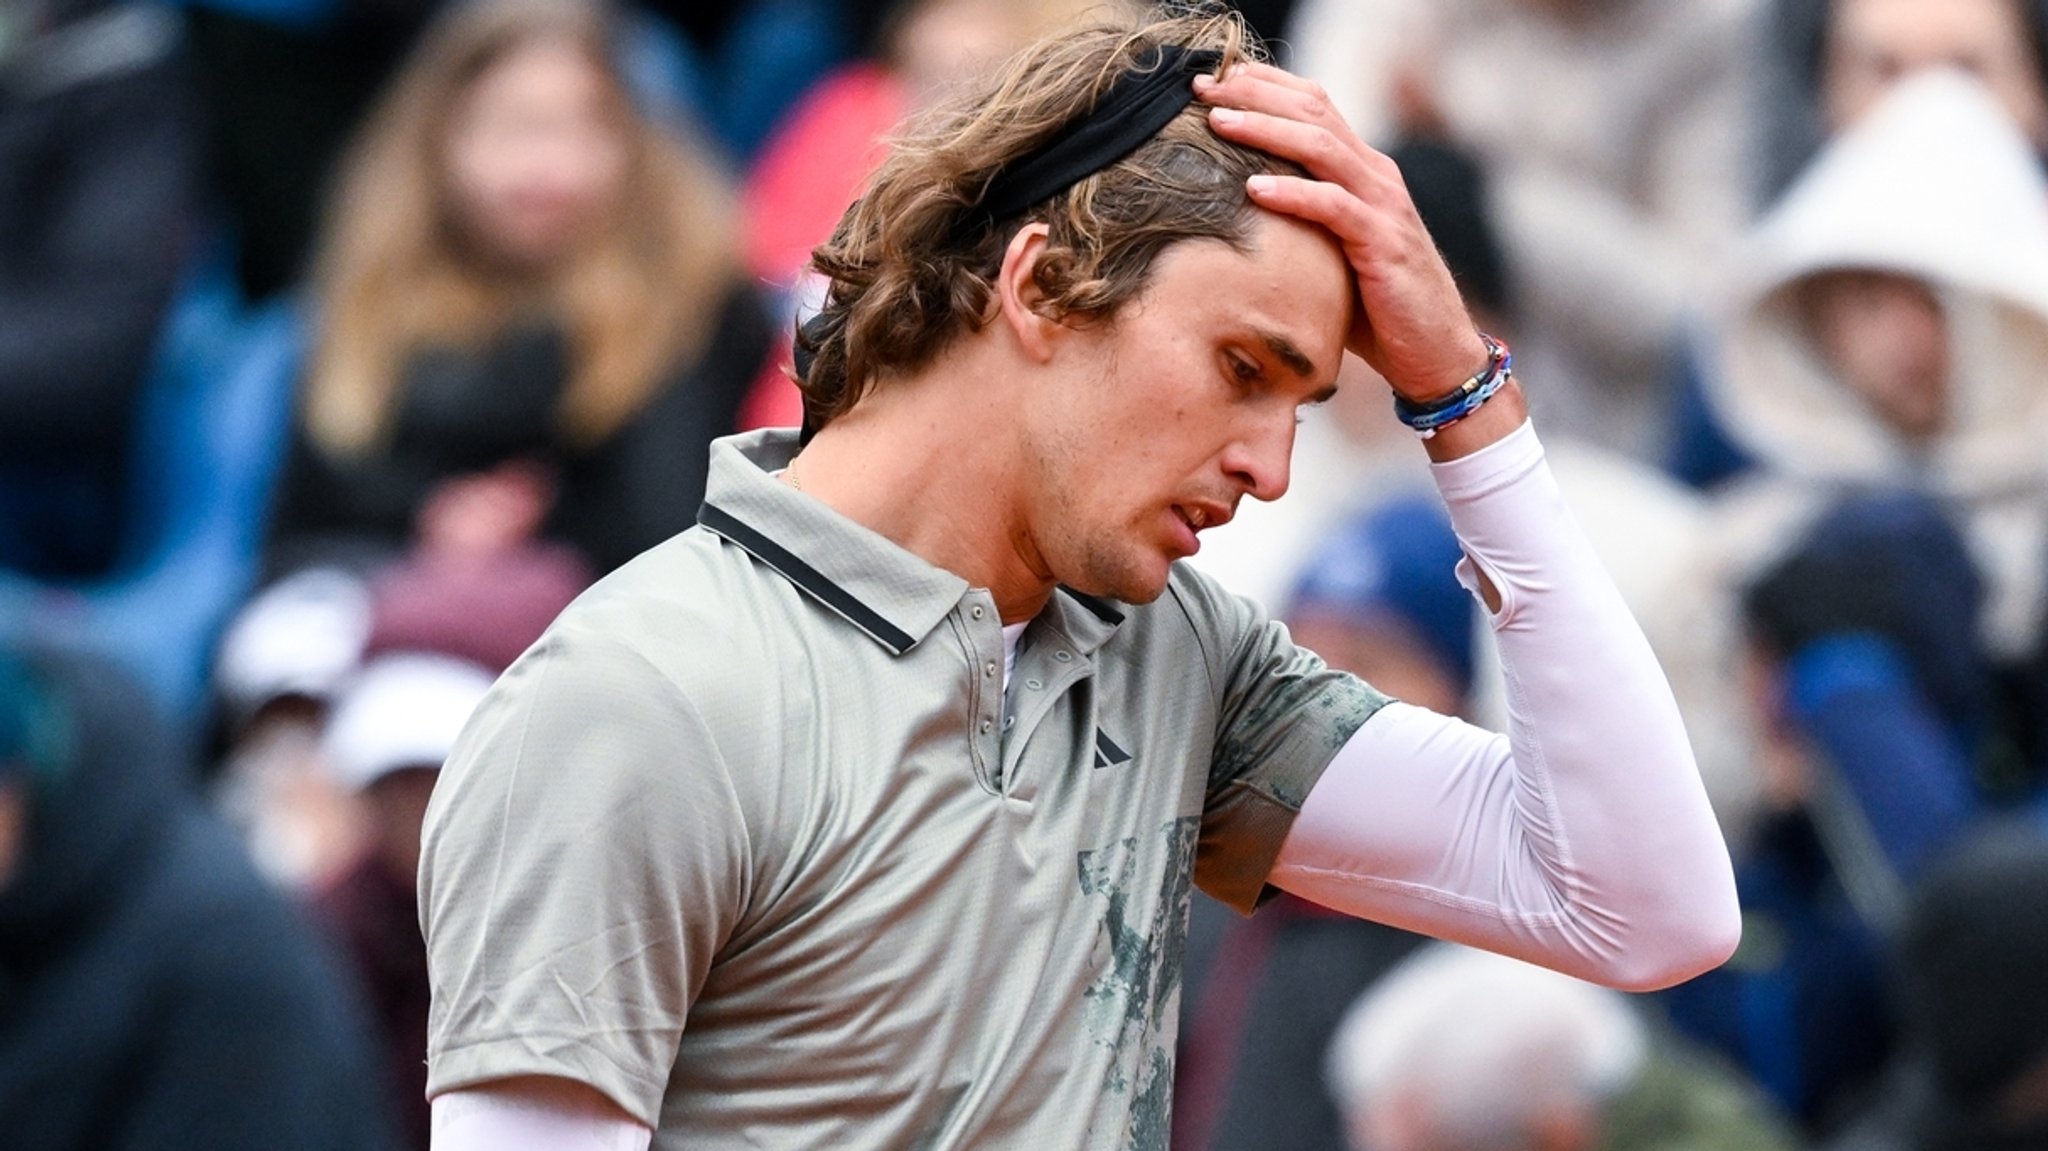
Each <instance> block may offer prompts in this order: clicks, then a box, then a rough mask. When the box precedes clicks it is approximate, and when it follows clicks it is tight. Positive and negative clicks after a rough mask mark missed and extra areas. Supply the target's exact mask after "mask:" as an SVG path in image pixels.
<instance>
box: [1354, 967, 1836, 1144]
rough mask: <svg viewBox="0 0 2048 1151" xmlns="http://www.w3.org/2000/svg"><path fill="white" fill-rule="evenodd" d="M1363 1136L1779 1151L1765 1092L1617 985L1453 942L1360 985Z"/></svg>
mask: <svg viewBox="0 0 2048 1151" xmlns="http://www.w3.org/2000/svg"><path fill="white" fill-rule="evenodd" d="M1329 1082H1330V1087H1331V1090H1332V1091H1333V1093H1334V1094H1335V1095H1336V1096H1337V1098H1338V1101H1339V1106H1340V1107H1341V1108H1342V1110H1343V1112H1344V1114H1345V1117H1346V1122H1347V1127H1348V1130H1349V1132H1350V1137H1351V1146H1352V1147H1353V1148H1354V1149H1356V1151H1596V1149H1613V1151H1710V1149H1715V1148H1722V1149H1726V1151H1769V1149H1772V1148H1791V1147H1796V1146H1798V1143H1797V1142H1796V1141H1795V1140H1794V1138H1793V1137H1792V1136H1791V1134H1790V1132H1789V1131H1787V1130H1786V1129H1785V1127H1784V1125H1783V1124H1782V1123H1781V1122H1780V1121H1779V1120H1778V1119H1777V1118H1776V1117H1775V1116H1774V1115H1773V1114H1772V1112H1771V1111H1770V1109H1769V1107H1768V1105H1767V1104H1765V1103H1764V1101H1763V1099H1762V1097H1761V1096H1760V1095H1759V1094H1758V1093H1757V1092H1756V1091H1755V1090H1754V1089H1752V1088H1750V1087H1748V1086H1747V1085H1746V1084H1744V1083H1742V1082H1741V1081H1740V1080H1739V1079H1736V1078H1734V1077H1732V1076H1730V1075H1729V1074H1727V1073H1726V1072H1725V1071H1722V1070H1721V1069H1720V1068H1718V1067H1716V1066H1715V1065H1713V1064H1712V1063H1710V1062H1708V1061H1706V1060H1704V1059H1702V1058H1700V1057H1699V1056H1697V1055H1696V1054H1694V1053H1693V1052H1691V1051H1689V1050H1688V1049H1686V1048H1685V1047H1684V1046H1683V1045H1682V1044H1680V1043H1677V1042H1676V1041H1674V1040H1673V1039H1672V1038H1671V1037H1669V1036H1667V1035H1665V1034H1663V1033H1661V1032H1659V1031H1657V1030H1656V1029H1654V1028H1653V1027H1651V1026H1650V1025H1648V1024H1647V1023H1646V1022H1645V1021H1644V1020H1643V1019H1642V1018H1641V1017H1639V1016H1638V1015H1637V1014H1636V1013H1635V1011H1634V1010H1633V1009H1632V1008H1631V1007H1630V1004H1629V1001H1628V1000H1627V999H1626V998H1625V997H1623V996H1622V995H1620V994H1619V993H1617V992H1614V991H1609V990H1607V989H1605V988H1601V987H1595V986H1594V985H1592V984H1590V983H1583V982H1580V981H1579V980H1576V979H1573V978H1571V977H1570V976H1567V975H1560V974H1557V973H1556V972H1553V971H1548V970H1545V969H1543V968H1540V967H1535V966H1532V965H1530V964H1526V963H1522V962H1520V961H1518V960H1514V959H1508V958H1505V957H1503V956H1498V955H1493V954H1489V953H1487V952H1483V951H1473V950H1470V949H1467V948H1461V947H1456V946H1453V945H1450V944H1432V945H1430V946H1429V947H1428V948H1426V949H1425V950H1423V951H1421V952H1418V953H1417V954H1415V955H1414V956H1412V957H1411V958H1409V959H1408V960H1407V961H1406V962H1405V963H1403V964H1402V965H1401V966H1400V967H1399V968H1397V969H1396V970H1395V971H1394V972H1392V973H1391V974H1389V975H1388V976H1387V978H1386V979H1385V980H1383V981H1382V982H1381V983H1380V984H1379V985H1378V986H1376V987H1374V988H1373V989H1372V990H1371V991H1369V992H1368V993H1366V995H1365V996H1364V997H1363V998H1361V999H1360V1000H1359V1001H1358V1003H1357V1004H1356V1005H1355V1006H1354V1007H1353V1008H1352V1009H1351V1011H1350V1013H1349V1014H1348V1015H1346V1016H1345V1019H1344V1022H1343V1024H1342V1026H1341V1027H1340V1028H1339V1029H1338V1032H1337V1038H1336V1040H1335V1042H1334V1043H1333V1045H1332V1047H1331V1050H1330V1058H1329Z"/></svg>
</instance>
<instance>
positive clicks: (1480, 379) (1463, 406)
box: [1394, 332, 1515, 440]
mask: <svg viewBox="0 0 2048 1151" xmlns="http://www.w3.org/2000/svg"><path fill="white" fill-rule="evenodd" d="M1479 338H1480V339H1481V340H1484V341H1486V366H1485V367H1483V368H1481V369H1479V370H1478V371H1477V372H1474V373H1473V374H1472V378H1471V379H1469V380H1466V381H1465V382H1464V383H1462V384H1460V385H1458V387H1457V389H1456V390H1455V391H1453V392H1451V394H1449V395H1447V396H1445V397H1443V398H1442V399H1438V400H1431V401H1430V402H1429V403H1426V404H1418V403H1415V402H1414V401H1412V400H1409V399H1406V398H1404V397H1402V396H1398V395H1397V396H1395V397H1394V415H1396V416H1397V417H1399V418H1400V420H1401V422H1402V423H1404V424H1407V425H1408V426H1409V427H1410V428H1412V429H1414V431H1415V434H1416V435H1418V436H1420V437H1422V438H1423V439H1425V440H1426V439H1428V438H1430V437H1431V436H1433V435H1435V434H1436V433H1437V431H1438V430H1439V429H1441V428H1446V427H1449V426H1450V425H1452V424H1455V423H1457V422H1458V421H1459V420H1462V419H1464V418H1465V417H1466V416H1469V415H1471V414H1472V413H1473V412H1476V411H1478V410H1479V406H1480V405H1481V404H1484V403H1485V402H1486V401H1488V400H1490V399H1492V398H1493V395H1494V393H1495V392H1498V391H1500V389H1501V386H1502V385H1503V384H1506V383H1507V382H1508V380H1510V379H1512V378H1513V377H1514V373H1515V354H1514V353H1513V352H1510V351H1509V350H1508V346H1507V345H1506V344H1503V343H1501V342H1500V341H1499V340H1496V339H1494V338H1493V337H1492V336H1489V335H1487V334H1486V333H1485V332H1481V333H1479Z"/></svg>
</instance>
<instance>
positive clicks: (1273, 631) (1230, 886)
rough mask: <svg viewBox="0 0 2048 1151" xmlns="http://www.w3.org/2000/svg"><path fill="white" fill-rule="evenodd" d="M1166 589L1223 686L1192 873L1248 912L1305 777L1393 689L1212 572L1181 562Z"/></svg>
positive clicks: (1308, 783) (1295, 811) (1297, 806)
mask: <svg viewBox="0 0 2048 1151" xmlns="http://www.w3.org/2000/svg"><path fill="white" fill-rule="evenodd" d="M1170 591H1171V594H1172V595H1173V596H1174V598H1175V601H1176V602H1177V603H1178V604H1179V605H1180V607H1181V609H1182V611H1184V612H1185V613H1186V615H1187V618H1188V621H1189V623H1190V624H1191V625H1192V626H1193V628H1194V631H1195V636H1196V641H1197V642H1198V643H1199V644H1200V645H1201V648H1202V655H1203V658H1204V660H1205V661H1206V663H1207V666H1208V670H1209V678H1210V682H1211V684H1212V686H1213V688H1214V690H1215V692H1216V695H1217V711H1216V715H1217V724H1216V739H1215V745H1214V748H1213V750H1212V752H1211V757H1210V763H1209V778H1208V786H1207V792H1206V798H1205V801H1204V803H1203V808H1202V831H1201V839H1200V841H1199V843H1198V844H1197V847H1196V853H1195V883H1196V884H1197V885H1198V886H1199V887H1201V889H1202V890H1203V891H1205V892H1207V893H1209V894H1210V895H1212V896H1214V897H1215V898H1217V899H1219V900H1221V901H1222V902H1224V903H1226V904H1229V905H1230V906H1232V907H1234V908H1236V909H1237V910H1239V911H1240V912H1244V913H1247V914H1248V913H1250V912H1251V910H1252V909H1253V908H1254V907H1256V906H1257V905H1258V903H1259V902H1260V901H1261V900H1262V899H1263V898H1265V896H1266V893H1267V888H1266V875H1267V874H1268V873H1269V872H1270V871H1272V869H1273V861H1274V860H1275V859H1277V858H1279V855H1280V847H1281V844H1282V843H1284V842H1285V841H1286V838H1287V832H1288V830H1289V829H1290V828H1291V827H1293V825H1294V818H1295V816H1296V815H1299V814H1300V812H1301V805H1302V801H1303V800H1305V799H1307V798H1308V792H1309V788H1311V787H1313V786H1315V782H1316V780H1317V779H1319V778H1321V776H1322V774H1323V769H1324V768H1326V767H1328V766H1329V764H1330V760H1331V759H1333V758H1335V756H1336V754H1337V750H1338V749H1339V748H1341V747H1343V746H1344V744H1345V742H1346V741H1347V740H1349V739H1350V738H1351V735H1352V733H1353V732H1355V731H1357V730H1358V728H1359V725H1361V724H1363V723H1364V722H1365V721H1366V720H1367V719H1368V718H1370V717H1371V716H1372V714H1373V713H1374V712H1376V711H1378V710H1379V709H1380V708H1381V707H1383V706H1385V705H1386V703H1387V702H1388V700H1387V697H1386V696H1385V695H1383V694H1381V693H1380V692H1378V691H1376V690H1374V689H1373V688H1372V687H1371V686H1370V685H1368V684H1367V683H1366V682H1365V681H1363V680H1361V679H1359V678H1358V677H1356V676H1354V675H1351V674H1349V673H1347V672H1341V671H1337V670H1335V669H1333V668H1331V667H1330V666H1329V665H1328V664H1325V663H1324V662H1323V660H1322V658H1321V657H1320V656H1318V655H1316V654H1315V653H1314V652H1312V651H1309V650H1308V649H1306V648H1303V647H1297V646H1296V645H1295V643H1294V641H1293V639H1292V638H1291V637H1289V635H1288V633H1287V628H1286V626H1285V625H1283V624H1281V623H1280V622H1279V621H1277V620H1275V619H1272V618H1271V617H1270V616H1268V615H1267V614H1266V612H1265V609H1264V608H1262V607H1260V606H1259V605H1258V604H1257V603H1256V602H1254V601H1252V600H1249V599H1246V598H1244V597H1242V596H1238V595H1233V594H1231V593H1230V592H1228V591H1225V590H1224V589H1223V588H1222V587H1221V586H1220V585H1218V584H1216V583H1215V582H1214V581H1212V580H1210V579H1208V578H1207V577H1206V576H1203V575H1201V574H1200V573H1198V572H1192V571H1187V572H1182V573H1180V574H1177V575H1176V578H1175V579H1174V581H1173V583H1172V584H1171V585H1170Z"/></svg>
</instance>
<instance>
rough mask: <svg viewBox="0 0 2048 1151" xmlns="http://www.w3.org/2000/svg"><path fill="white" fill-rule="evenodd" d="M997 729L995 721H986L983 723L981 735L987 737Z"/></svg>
mask: <svg viewBox="0 0 2048 1151" xmlns="http://www.w3.org/2000/svg"><path fill="white" fill-rule="evenodd" d="M995 729H996V725H995V721H994V720H990V719H984V720H982V721H981V734H983V735H987V734H988V733H989V732H991V731H994V730H995Z"/></svg>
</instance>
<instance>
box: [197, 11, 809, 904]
mask: <svg viewBox="0 0 2048 1151" xmlns="http://www.w3.org/2000/svg"><path fill="white" fill-rule="evenodd" d="M616 15H617V13H615V12H614V10H612V9H611V8H609V7H608V6H606V5H605V4H604V3H602V2H601V0H476V2H473V3H462V4H457V5H453V6H451V7H450V8H449V10H448V11H447V13H446V14H445V15H443V16H442V17H441V18H440V19H439V20H438V21H437V23H436V24H435V25H433V26H432V27H431V28H430V29H429V30H428V31H427V32H426V33H425V35H424V36H423V37H422V40H421V42H420V44H419V46H418V48H417V50H416V52H415V54H414V56H413V57H412V59H411V60H410V61H409V62H408V64H407V65H406V67H405V68H404V69H403V70H402V71H401V72H400V74H399V76H398V78H397V79H396V81H395V82H394V84H393V86H392V88H391V89H390V91H389V92H388V93H387V94H386V95H385V97H384V99H383V101H382V103H381V105H380V106H379V107H378V109H377V110H376V111H375V113H374V114H373V115H372V117H371V118H370V119H369V121H367V123H366V125H365V127H364V130H363V133H362V135H361V137H360V138H359V140H358V141H357V143H356V145H355V147H354V150H353V152H352V154H351V155H350V157H349V159H348V161H347V163H346V164H345V166H344V167H343V168H342V169H341V171H340V175H339V180H338V184H337V188H336V195H335V197H334V199H333V201H332V204H331V210H330V220H329V223H328V226H327V229H326V234H325V237H324V239H323V242H322V244H321V248H320V253H319V258H318V261H317V264H316V270H315V274H314V277H313V282H312V284H311V285H310V296H311V304H312V307H311V310H310V313H309V315H310V319H309V323H310V325H311V327H310V330H309V332H308V334H307V345H308V355H307V359H306V361H305V366H304V373H305V374H304V377H303V379H302V380H301V381H300V387H301V388H302V391H301V394H300V396H299V413H298V418H297V420H296V422H295V424H294V427H293V432H292V442H291V444H290V447H289V455H288V459H287V463H286V465H285V472H284V475H283V477H282V480H281V483H280V490H279V493H278V496H277V499H276V502H275V506H274V509H273V515H272V519H271V522H270V525H269V532H270V536H269V541H268V551H269V554H268V556H267V561H268V566H269V568H270V575H271V576H272V577H273V579H274V582H272V583H271V584H270V586H269V587H267V588H266V589H264V591H263V592H262V593H260V594H259V595H258V597H257V598H256V599H255V600H254V601H253V602H252V603H251V604H249V605H247V606H245V607H244V609H243V610H242V612H241V614H240V616H239V617H238V618H237V619H236V620H235V621H234V623H233V624H232V625H231V627H230V628H229V629H228V632H227V634H226V636H225V638H224V640H223V642H222V646H221V651H220V654H219V658H218V664H217V687H218V689H219V692H220V695H221V697H222V699H223V701H224V703H225V707H224V709H223V713H224V715H225V716H226V717H227V720H228V725H229V727H230V732H229V733H228V734H229V737H230V740H231V743H232V745H233V750H232V751H231V752H230V754H229V762H230V767H229V769H228V771H227V772H226V778H227V779H228V780H229V787H228V790H229V793H230V803H231V806H233V807H235V808H236V809H237V810H239V811H240V813H241V817H242V819H243V820H244V821H245V822H246V823H247V824H248V825H249V826H250V834H251V837H252V842H253V843H254V844H256V845H257V849H258V850H257V855H258V857H259V859H262V860H264V861H265V865H266V867H267V869H268V870H270V871H271V873H272V874H273V875H274V876H276V877H278V878H281V879H284V880H286V881H288V882H291V883H293V884H295V885H297V884H305V885H314V886H317V884H318V882H319V881H320V880H321V879H322V878H323V877H325V876H327V875H329V874H331V873H332V871H333V870H334V867H335V866H336V865H337V864H338V863H341V862H345V861H346V860H347V859H348V857H349V856H350V854H351V844H352V839H351V835H350V833H349V820H348V818H347V810H346V809H347V804H346V803H345V802H343V801H342V799H340V798H338V797H336V796H334V795H332V794H330V793H331V791H332V789H331V788H327V787H326V786H325V785H324V783H323V782H322V781H323V780H324V778H325V777H324V775H323V774H322V773H321V772H320V771H319V770H317V765H316V764H313V763H311V762H309V759H310V758H312V757H314V751H313V747H314V743H315V741H314V734H315V733H317V731H318V727H319V713H320V708H321V706H322V705H323V704H324V702H325V701H326V700H327V699H329V698H330V697H331V696H332V695H333V693H334V692H335V691H336V690H337V689H338V688H339V687H341V686H342V685H343V684H345V683H346V681H347V678H348V677H349V675H350V674H351V673H352V672H353V671H354V670H355V668H356V667H357V665H358V663H359V662H360V660H361V659H362V657H363V655H364V652H365V650H366V648H375V647H377V646H379V645H380V644H383V645H385V646H392V645H393V644H395V645H396V646H399V647H403V648H407V649H420V648H426V649H430V650H437V651H442V652H443V653H444V654H449V655H454V656H458V657H462V658H468V659H473V660H476V661H478V662H481V663H484V664H486V665H487V666H491V667H494V668H495V667H502V666H503V664H504V663H505V662H508V661H509V659H510V655H509V654H507V653H517V652H518V651H519V650H521V649H523V648H524V647H525V646H526V645H527V644H529V643H531V642H532V640H533V639H534V638H535V637H536V636H537V635H538V634H539V632H540V630H541V629H542V627H544V626H545V624H546V622H547V620H549V619H551V618H552V617H553V615H554V613H555V612H556V611H559V610H560V608H561V607H562V606H563V605H564V604H566V603H567V602H568V601H569V600H570V599H571V598H573V597H574V596H575V594H576V593H577V592H579V591H580V590H581V589H582V588H583V587H584V586H586V585H587V584H588V583H589V582H590V580H591V578H592V577H593V576H594V575H597V574H602V573H604V572H606V571H609V570H611V569H612V568H615V567H617V566H618V565H620V564H623V563H624V562H626V561H627V560H628V559H631V558H632V557H633V556H634V555H635V554H636V553H638V552H639V551H641V550H643V549H645V548H647V547H650V546H652V545H654V544H656V543H659V542H660V541H661V540H663V539H665V538H667V537H668V536H670V535H672V534H674V533H675V532H678V531H680V530H682V529H683V528H685V527H687V526H688V525H689V524H690V523H691V522H692V520H693V519H694V517H695V515H696V512H697V507H698V504H699V502H700V501H701V499H702V496H703V487H704V473H705V461H706V449H707V446H708V444H709V443H710V441H711V440H712V439H713V438H716V437H718V436H721V435H725V434H728V433H730V432H732V431H734V430H735V428H736V425H737V423H738V420H739V416H738V413H739V411H740V409H741V406H742V404H743V402H744V401H745V400H746V398H747V397H748V395H749V393H750V391H751V390H752V389H753V387H754V385H755V383H756V381H757V380H758V379H760V378H761V377H762V374H763V371H764V367H765V365H766V363H767V359H766V357H767V353H768V351H769V348H770V346H771V341H770V336H769V329H768V320H767V314H766V311H765V307H764V305H763V303H762V301H761V299H760V297H759V295H758V293H757V292H756V290H755V289H754V288H753V286H752V285H751V284H750V283H749V281H748V280H747V278H746V277H745V275H744V274H743V273H742V271H741V270H740V264H739V257H738V252H739V240H738V233H737V225H736V222H735V211H734V208H733V201H732V196H731V193H730V190H729V189H728V187H727V186H726V183H725V180H724V178H723V177H722V175H721V173H720V172H718V171H717V169H716V168H715V166H714V165H713V164H712V163H711V162H710V161H709V160H708V159H707V158H706V156H705V155H704V154H703V152H702V151H701V149H699V148H698V147H697V146H696V145H695V144H694V143H692V142H690V141H688V140H686V139H682V138H678V137H677V136H676V135H675V134H674V130H673V126H672V125H671V124H670V123H668V122H667V121H665V120H664V121H659V122H658V121H656V120H655V119H653V118H651V117H650V116H649V115H648V114H646V113H645V112H644V111H643V110H641V109H639V108H636V107H635V105H634V103H633V99H632V96H631V94H630V93H629V90H628V87H627V83H626V80H625V78H624V76H623V74H622V70H621V63H620V54H619V48H620V45H621V39H620V35H621V33H620V31H619V29H620V25H618V24H617V23H615V17H616ZM391 598H401V599H404V600H405V601H406V602H413V603H430V604H434V605H438V611H437V613H436V614H435V618H436V619H438V620H444V621H447V620H452V621H459V622H460V625H461V626H460V627H459V628H457V629H453V630H451V629H450V628H448V627H440V628H438V629H436V628H426V629H422V628H420V627H411V628H409V629H408V628H400V629H399V631H400V632H402V633H403V634H400V635H397V636H379V635H376V634H373V633H374V632H375V630H376V629H375V628H374V627H373V615H374V614H375V613H374V611H373V608H374V606H375V605H376V604H377V603H379V602H381V601H383V600H385V599H391ZM308 705H310V706H308Z"/></svg>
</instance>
